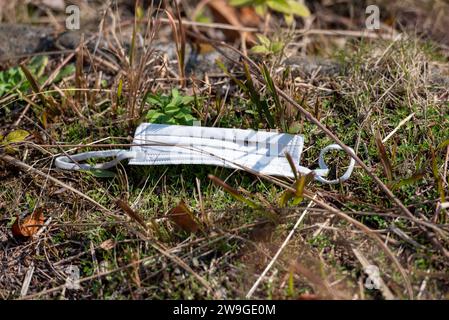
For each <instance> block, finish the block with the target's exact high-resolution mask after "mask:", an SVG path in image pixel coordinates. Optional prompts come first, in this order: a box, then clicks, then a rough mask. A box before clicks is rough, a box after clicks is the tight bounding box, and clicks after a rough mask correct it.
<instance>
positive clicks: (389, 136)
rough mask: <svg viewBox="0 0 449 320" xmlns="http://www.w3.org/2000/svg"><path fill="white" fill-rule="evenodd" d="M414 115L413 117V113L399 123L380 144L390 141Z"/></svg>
mask: <svg viewBox="0 0 449 320" xmlns="http://www.w3.org/2000/svg"><path fill="white" fill-rule="evenodd" d="M414 115H415V113H414V112H413V113H412V114H410V115H409V116H408V117H407V118H405V119H403V120H402V121H401V122H399V124H398V125H397V126H396V128H394V129H393V131H391V132H390V133H389V134H388V135H387V136H386V137H385V138H383V139H382V142H383V143H385V142H387V141H388V139H390V138H391V137H392V136H393V135H394V134H395V133H396V132H397V131H398V130H399V129H400V128H401V127H402V126H403V125H404V124H406V123H407V122H408V121H409V120H410V119H411V118H413V116H414Z"/></svg>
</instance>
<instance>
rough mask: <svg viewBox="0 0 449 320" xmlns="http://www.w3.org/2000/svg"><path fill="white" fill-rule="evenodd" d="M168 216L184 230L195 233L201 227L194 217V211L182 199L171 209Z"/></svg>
mask: <svg viewBox="0 0 449 320" xmlns="http://www.w3.org/2000/svg"><path fill="white" fill-rule="evenodd" d="M168 217H169V218H170V220H172V221H173V222H174V223H176V224H177V225H178V226H179V227H180V228H181V229H182V230H184V231H188V232H191V233H195V232H197V231H198V229H199V225H198V223H197V222H196V221H195V219H194V218H193V213H192V212H191V211H190V209H189V208H188V207H187V206H186V204H185V203H184V201H182V200H181V202H180V203H179V204H178V205H177V206H176V207H175V208H173V209H172V210H170V212H169V213H168Z"/></svg>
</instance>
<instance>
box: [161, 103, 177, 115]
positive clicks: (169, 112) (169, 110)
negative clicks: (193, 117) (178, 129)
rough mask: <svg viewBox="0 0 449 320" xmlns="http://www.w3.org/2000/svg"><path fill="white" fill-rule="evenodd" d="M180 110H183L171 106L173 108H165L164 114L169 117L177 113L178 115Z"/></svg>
mask: <svg viewBox="0 0 449 320" xmlns="http://www.w3.org/2000/svg"><path fill="white" fill-rule="evenodd" d="M180 110H181V108H179V107H178V106H175V105H171V106H167V107H165V109H164V113H165V114H167V115H174V114H175V113H178V112H179V111H180Z"/></svg>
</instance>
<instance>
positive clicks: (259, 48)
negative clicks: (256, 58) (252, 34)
mask: <svg viewBox="0 0 449 320" xmlns="http://www.w3.org/2000/svg"><path fill="white" fill-rule="evenodd" d="M256 36H257V40H259V44H257V45H255V46H254V47H252V48H251V51H252V52H254V53H259V54H263V55H275V54H278V53H280V52H281V51H282V49H283V48H284V44H283V43H282V42H281V41H275V40H270V39H268V38H267V37H266V36H264V35H261V34H258V35H256Z"/></svg>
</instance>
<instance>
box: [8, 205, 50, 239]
mask: <svg viewBox="0 0 449 320" xmlns="http://www.w3.org/2000/svg"><path fill="white" fill-rule="evenodd" d="M43 225H44V213H43V210H42V209H36V210H35V211H34V212H33V213H32V214H31V215H30V216H28V217H26V218H25V219H23V220H20V219H17V220H16V222H14V224H13V225H12V234H13V236H15V237H23V238H28V237H31V236H32V235H34V234H35V233H36V232H37V231H38V230H39V229H40V228H41V227H42V226H43Z"/></svg>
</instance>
